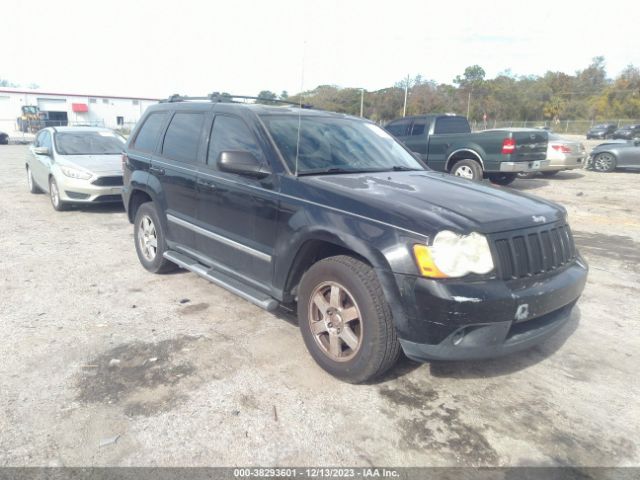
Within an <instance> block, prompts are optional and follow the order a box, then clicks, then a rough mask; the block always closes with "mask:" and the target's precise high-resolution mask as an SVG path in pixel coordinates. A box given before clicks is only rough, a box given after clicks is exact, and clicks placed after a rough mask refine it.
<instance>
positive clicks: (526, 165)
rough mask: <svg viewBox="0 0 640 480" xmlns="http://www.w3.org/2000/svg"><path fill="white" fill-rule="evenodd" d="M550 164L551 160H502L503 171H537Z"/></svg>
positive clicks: (501, 169)
mask: <svg viewBox="0 0 640 480" xmlns="http://www.w3.org/2000/svg"><path fill="white" fill-rule="evenodd" d="M548 165H549V160H536V161H530V162H502V163H500V171H501V172H512V173H517V172H536V171H538V170H540V169H542V168H544V167H546V166H548Z"/></svg>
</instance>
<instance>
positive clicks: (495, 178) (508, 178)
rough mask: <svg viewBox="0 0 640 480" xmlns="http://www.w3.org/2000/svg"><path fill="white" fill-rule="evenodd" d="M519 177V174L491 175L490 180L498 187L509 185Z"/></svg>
mask: <svg viewBox="0 0 640 480" xmlns="http://www.w3.org/2000/svg"><path fill="white" fill-rule="evenodd" d="M517 177H518V174H517V173H490V174H489V180H490V181H491V183H495V184H496V185H509V184H510V183H513V181H514V180H515V179H516V178H517Z"/></svg>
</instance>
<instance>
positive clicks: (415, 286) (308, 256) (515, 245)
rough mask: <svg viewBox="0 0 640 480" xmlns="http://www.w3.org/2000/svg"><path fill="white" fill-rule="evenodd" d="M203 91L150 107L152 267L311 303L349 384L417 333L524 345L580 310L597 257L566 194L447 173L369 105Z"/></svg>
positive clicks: (138, 236) (381, 368)
mask: <svg viewBox="0 0 640 480" xmlns="http://www.w3.org/2000/svg"><path fill="white" fill-rule="evenodd" d="M233 98H236V97H233ZM192 100H193V99H191V100H190V99H187V98H183V97H177V96H174V97H172V98H171V99H170V100H169V101H167V102H164V103H160V104H158V105H155V106H153V107H150V108H149V109H148V110H147V112H146V113H145V115H144V117H143V118H142V119H141V121H140V122H139V124H138V125H137V126H136V128H135V130H134V132H133V133H132V135H131V137H130V140H129V144H128V147H127V151H126V155H125V156H123V168H124V179H125V182H124V183H125V186H124V192H123V197H124V203H125V206H126V208H127V213H128V216H129V220H130V221H131V222H132V223H133V224H134V239H135V248H136V251H137V253H138V257H139V259H140V262H141V263H142V265H143V266H144V267H145V268H146V269H147V270H149V271H151V272H155V273H161V272H166V271H168V270H170V269H172V268H174V267H176V266H180V267H183V268H185V269H187V270H190V271H192V272H195V273H197V274H198V275H200V276H202V277H204V278H206V279H208V280H209V281H211V282H213V283H215V284H216V285H219V286H221V287H224V288H226V289H228V290H230V291H231V292H234V293H235V294H237V295H239V296H240V297H242V298H244V299H246V300H248V301H250V302H252V303H254V304H255V305H258V306H259V307H262V308H264V309H267V310H274V309H276V308H278V307H279V306H284V307H288V308H291V309H296V310H297V316H298V321H299V326H300V329H301V332H302V337H303V339H304V341H305V343H306V345H307V348H308V349H309V351H310V353H311V355H312V356H313V358H314V359H315V360H316V362H317V363H318V364H319V365H320V366H322V367H323V368H324V369H325V370H327V371H328V372H330V373H331V374H333V375H335V376H337V377H339V378H341V379H344V380H346V381H349V382H363V381H366V380H369V379H371V378H374V377H376V376H379V375H381V374H382V373H384V372H385V371H386V370H387V369H388V368H390V367H391V366H392V365H393V364H394V362H395V361H396V359H397V358H398V355H399V354H400V351H401V349H402V350H404V352H405V353H406V355H408V356H409V357H411V358H413V359H416V360H428V359H468V358H483V357H489V356H495V355H502V354H506V353H510V352H514V351H517V350H520V349H523V348H526V347H528V346H530V345H533V344H536V343H537V342H540V341H541V340H543V339H544V338H546V337H548V336H550V335H552V334H553V333H554V332H556V331H557V330H558V329H559V328H560V327H561V326H562V325H563V324H564V323H565V322H566V320H567V319H568V318H569V315H570V312H571V309H572V307H573V306H574V305H575V303H576V301H577V299H578V297H579V296H580V294H581V292H582V290H583V287H584V284H585V281H586V277H587V266H586V264H585V262H584V261H583V260H582V258H581V257H580V255H579V254H578V252H577V251H576V249H575V246H574V242H573V238H572V236H571V232H570V230H569V226H568V225H567V217H566V211H565V210H564V209H563V208H562V207H560V206H558V205H556V204H554V203H551V202H548V201H544V200H541V199H536V198H534V197H531V196H525V195H520V194H516V193H510V192H506V191H504V190H502V189H499V188H495V187H491V186H487V185H482V184H478V183H476V182H472V181H469V180H465V179H463V178H458V177H453V176H450V175H447V174H444V173H439V172H434V171H431V170H430V169H429V168H427V167H425V166H424V165H423V164H422V163H421V162H420V161H419V160H418V159H416V158H415V157H414V155H413V154H411V153H410V152H409V151H408V150H407V149H406V148H405V147H404V146H403V145H401V144H400V143H398V142H397V141H396V140H394V139H393V137H391V136H390V135H389V134H388V133H387V132H386V131H385V130H383V129H382V128H380V127H378V126H376V125H375V124H373V123H371V122H369V121H367V120H363V119H360V118H354V117H350V116H346V115H341V114H336V113H329V112H323V111H316V110H312V109H301V108H291V107H288V106H264V105H256V104H239V103H234V102H233V100H232V97H219V96H216V95H212V96H210V97H208V98H207V97H205V98H204V99H202V101H192ZM274 348H277V347H276V346H274Z"/></svg>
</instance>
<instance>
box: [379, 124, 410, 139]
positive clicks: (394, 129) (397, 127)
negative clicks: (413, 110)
mask: <svg viewBox="0 0 640 480" xmlns="http://www.w3.org/2000/svg"><path fill="white" fill-rule="evenodd" d="M410 123H411V120H399V121H397V122H392V123H390V124H388V125H387V126H386V127H385V128H386V129H387V132H389V133H390V134H391V135H393V136H394V137H405V136H406V135H407V129H408V128H409V124H410Z"/></svg>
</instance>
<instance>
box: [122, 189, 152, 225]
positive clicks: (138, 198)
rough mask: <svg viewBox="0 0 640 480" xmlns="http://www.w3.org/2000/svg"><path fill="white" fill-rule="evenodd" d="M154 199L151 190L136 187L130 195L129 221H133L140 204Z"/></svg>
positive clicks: (128, 206)
mask: <svg viewBox="0 0 640 480" xmlns="http://www.w3.org/2000/svg"><path fill="white" fill-rule="evenodd" d="M152 201H154V198H153V195H152V194H151V193H150V192H148V191H147V190H144V189H142V188H134V189H133V190H132V191H131V194H130V195H129V202H128V204H127V217H128V219H129V223H133V221H134V219H135V218H136V213H137V212H138V209H139V208H140V205H142V204H143V203H146V202H152Z"/></svg>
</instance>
